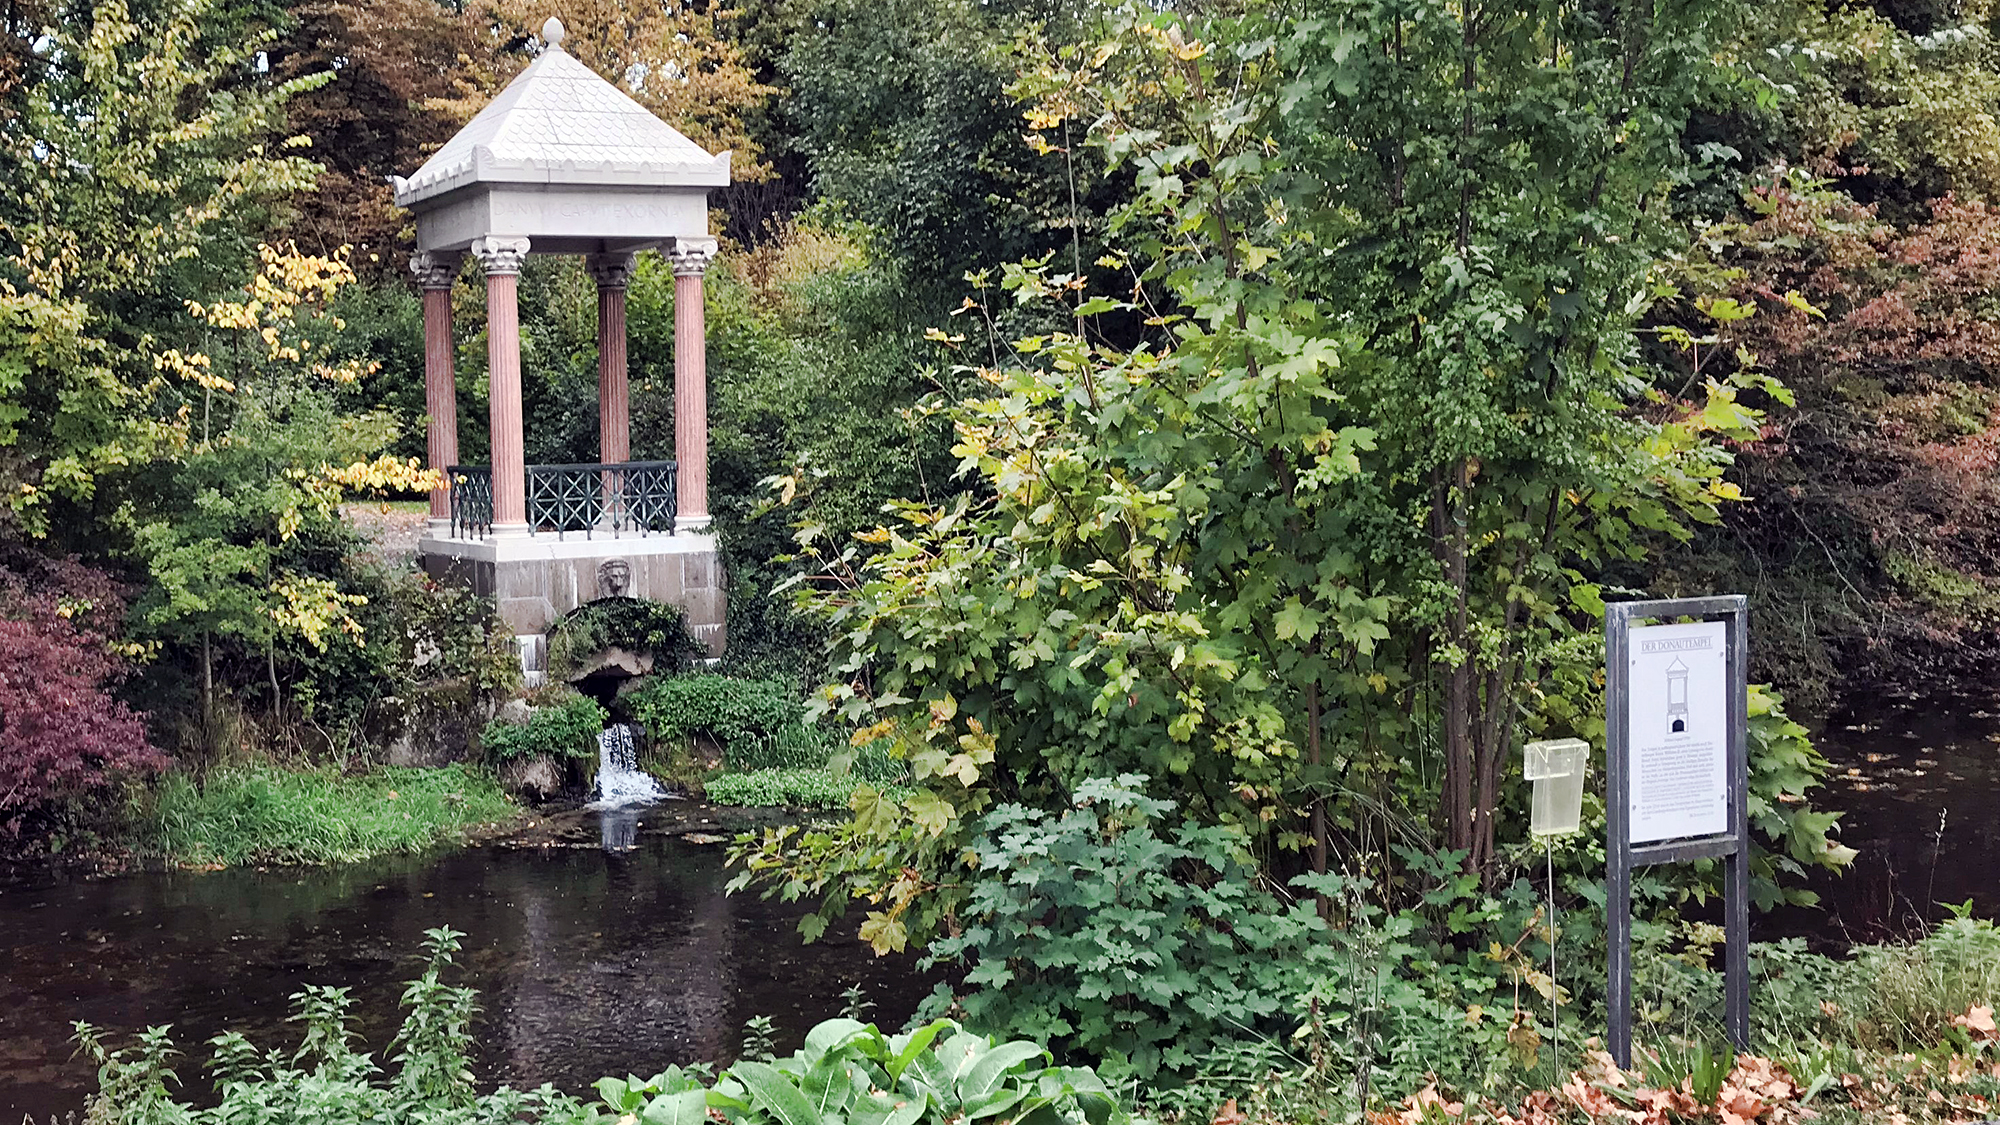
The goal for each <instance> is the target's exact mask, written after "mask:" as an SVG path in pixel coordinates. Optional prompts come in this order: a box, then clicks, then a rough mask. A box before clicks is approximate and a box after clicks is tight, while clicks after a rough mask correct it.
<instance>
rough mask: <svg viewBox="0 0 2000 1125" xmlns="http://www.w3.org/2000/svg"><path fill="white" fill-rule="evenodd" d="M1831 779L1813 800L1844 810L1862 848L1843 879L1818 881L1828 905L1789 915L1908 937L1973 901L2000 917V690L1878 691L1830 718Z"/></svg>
mask: <svg viewBox="0 0 2000 1125" xmlns="http://www.w3.org/2000/svg"><path fill="white" fill-rule="evenodd" d="M1815 741H1816V744H1817V745H1818V746H1819V747H1820V749H1821V750H1822V751H1823V752H1824V753H1825V754H1826V756H1827V758H1828V760H1829V761H1831V762H1832V763H1833V765H1834V767H1835V768H1834V775H1835V776H1834V778H1833V780H1832V781H1831V783H1830V784H1829V786H1828V789H1827V790H1826V791H1824V795H1823V796H1821V795H1815V797H1814V804H1815V805H1817V806H1819V807H1822V808H1826V809H1839V810H1845V811H1846V815H1845V816H1844V817H1843V818H1842V820H1841V828H1840V836H1841V841H1842V842H1843V843H1845V844H1847V845H1848V846H1849V847H1853V848H1858V849H1860V852H1861V854H1860V856H1859V857H1858V858H1857V859H1856V860H1855V862H1854V865H1853V867H1852V868H1851V869H1850V870H1849V871H1848V872H1847V873H1846V874H1845V875H1843V876H1841V877H1839V878H1837V879H1836V878H1830V877H1820V878H1816V879H1814V880H1813V882H1812V886H1813V888H1814V889H1815V890H1817V891H1819V892H1820V895H1821V899H1822V902H1823V904H1824V905H1825V907H1826V912H1825V914H1823V915H1812V916H1808V917H1807V918H1799V917H1798V916H1797V915H1796V914H1795V915H1793V916H1791V917H1789V918H1787V919H1785V920H1784V921H1785V923H1786V924H1787V925H1788V926H1789V927H1790V928H1793V929H1794V930H1797V929H1798V927H1799V925H1800V924H1802V923H1803V924H1805V925H1809V926H1810V927H1811V928H1812V930H1811V932H1814V933H1816V934H1817V935H1818V936H1822V937H1825V938H1828V939H1831V940H1835V941H1843V940H1879V939H1882V938H1887V937H1904V936H1908V935H1910V934H1912V933H1914V932H1916V931H1918V930H1920V929H1922V928H1924V926H1925V925H1926V923H1928V922H1931V921H1935V920H1937V919H1939V918H1942V917H1946V916H1948V911H1947V910H1946V908H1945V907H1944V905H1943V904H1945V903H1963V902H1966V901H1970V902H1972V904H1973V906H1974V911H1975V913H1976V914H1978V915H1979V916H1981V917H1987V918H1991V917H1995V916H2000V698H1995V697H1993V696H1991V695H1952V694H1931V695H1919V694H1909V693H1897V694H1886V695H1871V696H1868V697H1865V698H1861V699H1858V700H1855V701H1854V702H1853V703H1851V704H1850V706H1849V708H1848V710H1847V713H1845V714H1842V715H1840V716H1838V717H1836V718H1834V719H1833V720H1831V721H1829V722H1827V723H1825V724H1823V725H1822V726H1821V727H1820V729H1819V730H1818V731H1817V732H1816V736H1815Z"/></svg>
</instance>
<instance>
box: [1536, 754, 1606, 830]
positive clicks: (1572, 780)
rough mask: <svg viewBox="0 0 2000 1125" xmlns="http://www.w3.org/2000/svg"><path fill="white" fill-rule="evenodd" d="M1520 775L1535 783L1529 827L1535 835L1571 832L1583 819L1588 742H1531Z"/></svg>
mask: <svg viewBox="0 0 2000 1125" xmlns="http://www.w3.org/2000/svg"><path fill="white" fill-rule="evenodd" d="M1524 749H1525V751H1526V756H1527V760H1526V761H1525V762H1524V763H1522V774H1523V776H1525V777H1526V778H1527V779H1528V780H1529V781H1531V782H1533V783H1534V786H1535V791H1534V808H1533V812H1532V815H1531V817H1530V819H1529V822H1528V830H1529V831H1530V832H1532V833H1533V834H1534V835H1537V836H1558V835H1561V834H1563V833H1565V832H1574V831H1576V830H1577V828H1578V827H1580V826H1581V823H1582V820H1583V774H1584V768H1585V764H1586V763H1587V762H1588V761H1589V760H1590V744H1589V743H1587V742H1585V741H1584V740H1582V739H1580V738H1557V739H1552V740H1550V741H1547V742H1530V743H1528V745H1527V746H1526V747H1525V748H1524Z"/></svg>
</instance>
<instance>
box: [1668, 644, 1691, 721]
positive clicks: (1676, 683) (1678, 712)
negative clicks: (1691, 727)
mask: <svg viewBox="0 0 2000 1125" xmlns="http://www.w3.org/2000/svg"><path fill="white" fill-rule="evenodd" d="M1667 724H1668V726H1667V729H1668V730H1669V731H1671V732H1673V733H1674V734H1686V733H1687V729H1688V666H1687V665H1686V664H1683V663H1681V658H1680V657H1678V656H1676V657H1674V662H1673V663H1672V664H1669V665H1667Z"/></svg>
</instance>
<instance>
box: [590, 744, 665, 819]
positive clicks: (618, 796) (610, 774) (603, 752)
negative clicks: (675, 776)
mask: <svg viewBox="0 0 2000 1125" xmlns="http://www.w3.org/2000/svg"><path fill="white" fill-rule="evenodd" d="M669 796H671V794H669V793H668V792H667V791H666V790H664V789H662V788H660V783H659V782H657V781H654V780H653V778H652V776H651V775H650V774H647V773H645V772H644V771H642V770H641V769H639V757H638V751H637V749H636V748H635V745H634V742H633V738H632V724H630V723H613V724H612V725H610V726H608V727H605V728H604V729H603V730H602V731H599V732H598V735H597V790H596V792H595V793H594V794H593V800H592V801H591V802H590V806H589V807H591V808H593V809H618V808H624V807H625V806H627V805H650V804H652V803H653V802H654V801H661V800H665V799H666V798H667V797H669Z"/></svg>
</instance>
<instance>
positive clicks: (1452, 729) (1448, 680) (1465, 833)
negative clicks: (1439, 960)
mask: <svg viewBox="0 0 2000 1125" xmlns="http://www.w3.org/2000/svg"><path fill="white" fill-rule="evenodd" d="M1432 480H1433V485H1432V489H1431V546H1432V550H1433V552H1434V553H1435V555H1436V557H1437V560H1438V563H1439V564H1440V566H1441V567H1442V568H1443V571H1444V580H1445V585H1446V586H1447V588H1449V589H1450V591H1451V599H1452V602H1451V606H1450V609H1449V613H1448V616H1447V619H1446V621H1445V627H1444V640H1445V643H1446V644H1447V645H1448V646H1450V647H1452V648H1454V649H1456V650H1457V653H1458V659H1457V662H1456V663H1455V664H1453V665H1452V666H1451V667H1449V668H1447V669H1446V670H1445V679H1444V699H1443V705H1444V715H1443V721H1444V817H1445V846H1446V847H1448V848H1451V849H1452V850H1454V851H1463V852H1465V853H1466V859H1467V861H1468V863H1469V862H1470V860H1471V852H1472V850H1473V830H1474V827H1475V824H1474V820H1473V803H1472V783H1473V772H1474V770H1473V754H1474V751H1473V712H1474V711H1475V710H1476V709H1477V707H1478V700H1477V698H1476V693H1477V686H1476V681H1475V679H1474V676H1473V652H1472V647H1473V646H1472V637H1471V631H1470V627H1469V626H1470V621H1469V606H1468V597H1467V591H1466V580H1467V575H1466V569H1467V554H1468V549H1467V546H1468V545H1467V542H1466V527H1465V509H1464V496H1465V491H1466V489H1467V487H1468V486H1469V485H1470V483H1471V479H1470V467H1469V466H1468V465H1467V463H1466V461H1465V459H1464V458H1460V459H1459V460H1458V461H1457V462H1456V463H1455V464H1454V465H1453V466H1452V468H1451V473H1450V478H1449V479H1448V480H1447V479H1446V478H1445V476H1444V475H1443V474H1441V473H1435V472H1434V473H1433V476H1432Z"/></svg>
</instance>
